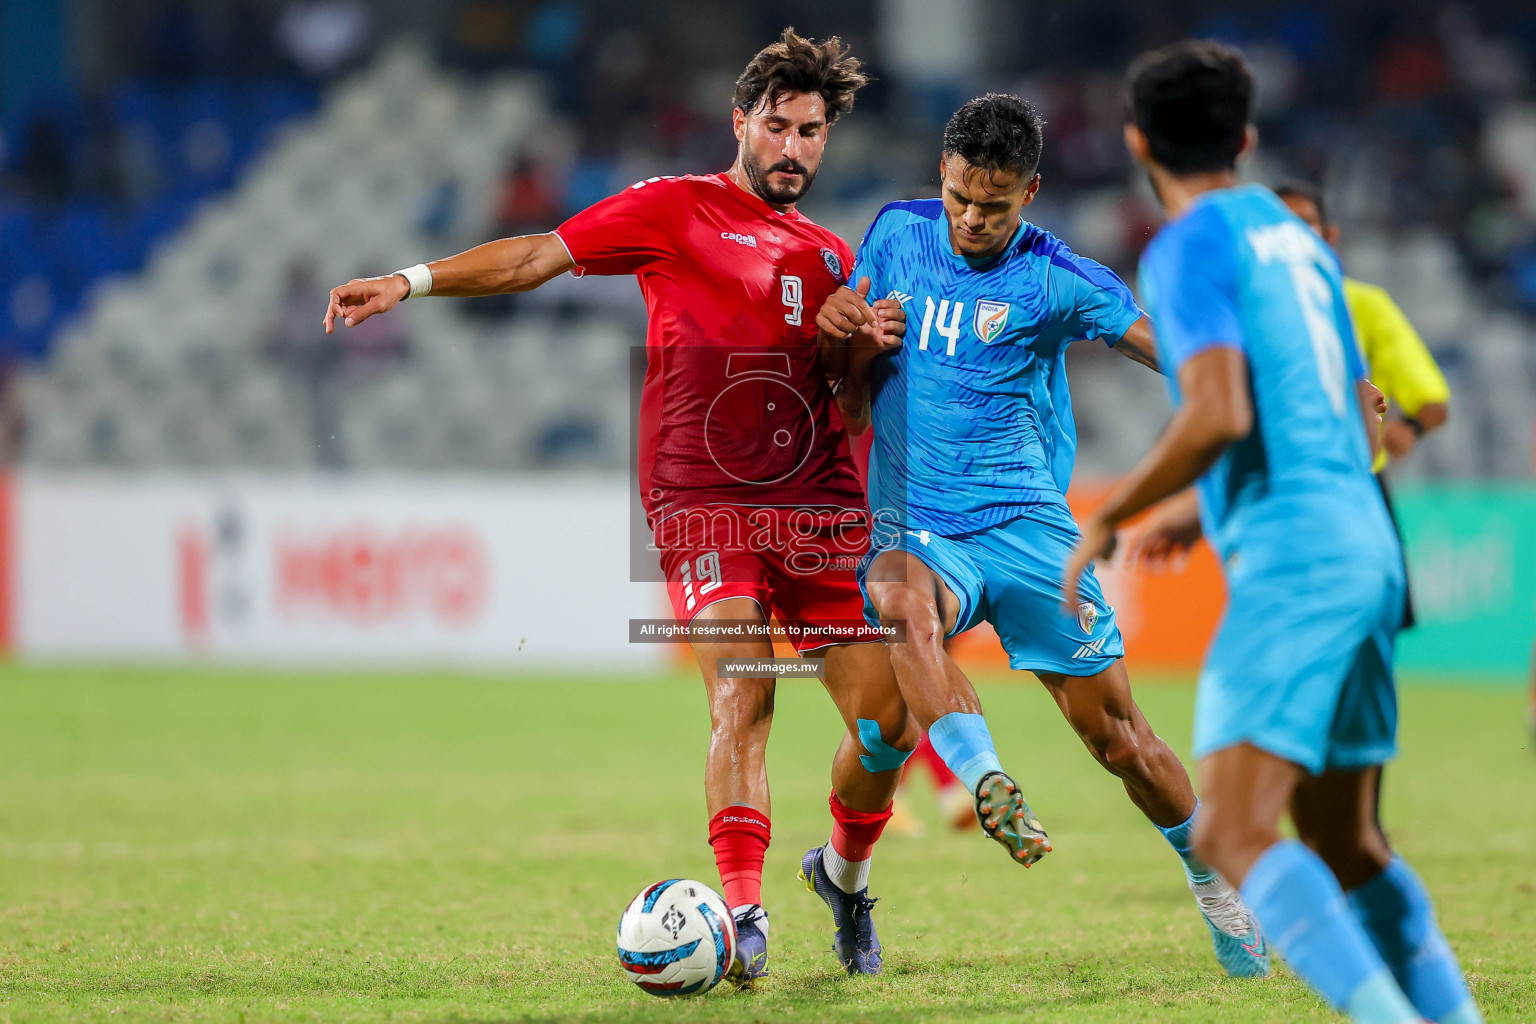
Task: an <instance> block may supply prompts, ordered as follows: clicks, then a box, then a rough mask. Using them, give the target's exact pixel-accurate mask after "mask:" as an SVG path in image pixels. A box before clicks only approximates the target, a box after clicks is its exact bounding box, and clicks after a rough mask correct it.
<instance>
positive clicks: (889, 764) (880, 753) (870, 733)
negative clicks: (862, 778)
mask: <svg viewBox="0 0 1536 1024" xmlns="http://www.w3.org/2000/svg"><path fill="white" fill-rule="evenodd" d="M859 743H860V744H861V745H862V746H863V747H864V750H865V751H866V753H863V754H860V755H859V763H860V764H862V765H863V766H864V770H865V771H867V772H871V773H874V772H888V771H892V770H894V769H896V768H900V767H901V766H902V765H904V764H906V763H907V758H909V757H911V756H912V751H910V750H897V749H896V748H895V747H893V746H891V745H890V744H889V743H887V742H885V740H883V739H881V738H880V723H879V722H877V721H875V720H874V719H872V718H861V719H859Z"/></svg>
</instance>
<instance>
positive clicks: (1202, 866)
mask: <svg viewBox="0 0 1536 1024" xmlns="http://www.w3.org/2000/svg"><path fill="white" fill-rule="evenodd" d="M1199 813H1200V801H1199V800H1196V801H1195V809H1194V810H1193V811H1190V812H1189V817H1188V818H1185V819H1184V820H1183V821H1182V822H1180V823H1179V824H1177V825H1173V826H1171V827H1169V828H1163V826H1161V825H1158V826H1157V830H1158V831H1159V832H1161V833H1162V834H1163V838H1164V839H1166V840H1168V845H1169V846H1171V847H1173V849H1174V852H1175V853H1177V854H1178V855H1179V859H1180V860H1182V861H1183V862H1184V874H1185V875H1186V876H1188V878H1189V880H1190V881H1191V882H1194V883H1195V884H1196V885H1199V884H1201V883H1203V882H1209V881H1211V880H1212V879H1214V878H1215V877H1216V872H1215V871H1214V870H1212V869H1211V867H1210V865H1208V864H1206V863H1205V862H1204V861H1202V860H1201V859H1200V858H1199V857H1196V856H1195V815H1197V814H1199ZM1153 824H1154V825H1156V824H1157V823H1156V822H1153Z"/></svg>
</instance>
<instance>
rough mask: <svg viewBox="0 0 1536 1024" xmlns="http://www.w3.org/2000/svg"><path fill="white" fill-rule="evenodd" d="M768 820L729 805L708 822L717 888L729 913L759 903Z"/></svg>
mask: <svg viewBox="0 0 1536 1024" xmlns="http://www.w3.org/2000/svg"><path fill="white" fill-rule="evenodd" d="M769 835H770V828H769V825H768V817H767V815H765V814H763V813H762V812H761V811H759V810H757V809H756V808H753V807H748V806H746V805H745V804H732V805H731V806H730V807H727V808H726V809H725V810H723V811H721V812H720V813H719V814H717V815H715V816H714V817H713V818H711V819H709V845H710V846H713V847H714V848H715V866H716V867H718V868H719V869H720V886H721V888H723V889H724V890H725V902H726V905H727V906H729V907H730V908H731V909H732V910H734V909H736V908H737V907H741V906H745V905H747V904H749V903H757V904H761V903H762V902H763V855H764V854H766V853H767V852H768V839H769Z"/></svg>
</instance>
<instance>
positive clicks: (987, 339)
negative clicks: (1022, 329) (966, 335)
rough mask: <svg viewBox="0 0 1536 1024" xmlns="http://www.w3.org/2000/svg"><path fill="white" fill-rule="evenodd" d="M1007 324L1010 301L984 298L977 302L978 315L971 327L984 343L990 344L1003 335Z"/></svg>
mask: <svg viewBox="0 0 1536 1024" xmlns="http://www.w3.org/2000/svg"><path fill="white" fill-rule="evenodd" d="M1007 326H1008V303H1006V302H993V301H992V300H991V299H982V300H981V301H980V302H978V303H976V316H975V318H974V319H972V321H971V329H972V330H974V331H975V332H976V337H978V338H980V339H981V343H982V344H983V345H990V344H992V343H993V342H994V341H996V340H997V339H998V338H1000V337H1002V334H1003V328H1004V327H1007Z"/></svg>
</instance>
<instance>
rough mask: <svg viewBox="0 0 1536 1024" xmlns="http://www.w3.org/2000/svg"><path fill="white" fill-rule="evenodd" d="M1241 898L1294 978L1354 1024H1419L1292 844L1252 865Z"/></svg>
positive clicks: (1337, 897) (1307, 855) (1333, 888)
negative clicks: (1284, 960) (1309, 987)
mask: <svg viewBox="0 0 1536 1024" xmlns="http://www.w3.org/2000/svg"><path fill="white" fill-rule="evenodd" d="M1242 893H1243V902H1245V903H1247V904H1248V909H1250V910H1251V911H1253V916H1254V917H1255V918H1257V919H1258V922H1259V927H1261V928H1263V929H1264V934H1265V935H1267V936H1268V937H1269V940H1270V941H1271V942H1273V943H1274V944H1275V946H1276V947H1277V948H1278V949H1279V950H1280V953H1281V955H1283V956H1284V957H1285V959H1286V962H1287V963H1289V964H1290V965H1291V970H1293V971H1295V972H1296V973H1297V975H1299V976H1300V977H1301V978H1302V980H1304V981H1305V982H1306V983H1307V984H1309V985H1311V986H1312V987H1313V988H1314V989H1316V990H1317V992H1318V993H1319V994H1321V995H1322V997H1323V998H1324V999H1326V1000H1328V1002H1329V1003H1331V1004H1332V1005H1333V1008H1334V1009H1336V1010H1342V1011H1344V1012H1345V1013H1348V1014H1349V1015H1350V1017H1351V1018H1353V1019H1354V1020H1355V1021H1356V1022H1357V1024H1418V1022H1419V1020H1420V1017H1419V1015H1418V1013H1417V1012H1416V1011H1415V1010H1414V1008H1413V1006H1412V1005H1410V1004H1409V1002H1408V997H1407V996H1405V995H1403V993H1402V990H1401V989H1399V988H1398V987H1397V984H1396V983H1395V982H1394V981H1393V980H1392V973H1391V972H1390V971H1389V970H1387V965H1386V964H1385V963H1383V962H1382V959H1381V956H1380V954H1378V953H1377V952H1376V950H1375V948H1374V947H1373V946H1372V945H1371V940H1370V939H1368V938H1366V935H1365V930H1364V929H1363V928H1361V927H1360V922H1358V921H1356V920H1355V918H1354V915H1352V914H1351V913H1350V912H1349V908H1348V906H1346V904H1345V902H1344V891H1343V890H1342V889H1340V888H1339V883H1338V880H1337V879H1335V878H1334V877H1333V873H1332V872H1331V871H1329V870H1328V866H1327V865H1326V864H1324V863H1323V861H1322V858H1320V857H1319V856H1318V855H1317V854H1315V853H1313V852H1312V851H1311V850H1309V849H1307V848H1306V847H1305V846H1303V845H1301V844H1300V843H1298V842H1297V841H1296V840H1294V839H1282V840H1280V842H1278V843H1276V844H1275V845H1273V846H1271V847H1270V848H1269V849H1267V850H1265V851H1264V853H1263V854H1261V855H1260V857H1259V859H1258V860H1257V861H1255V862H1254V864H1253V867H1252V868H1250V869H1249V871H1248V877H1247V878H1246V879H1244V880H1243V888H1242Z"/></svg>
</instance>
